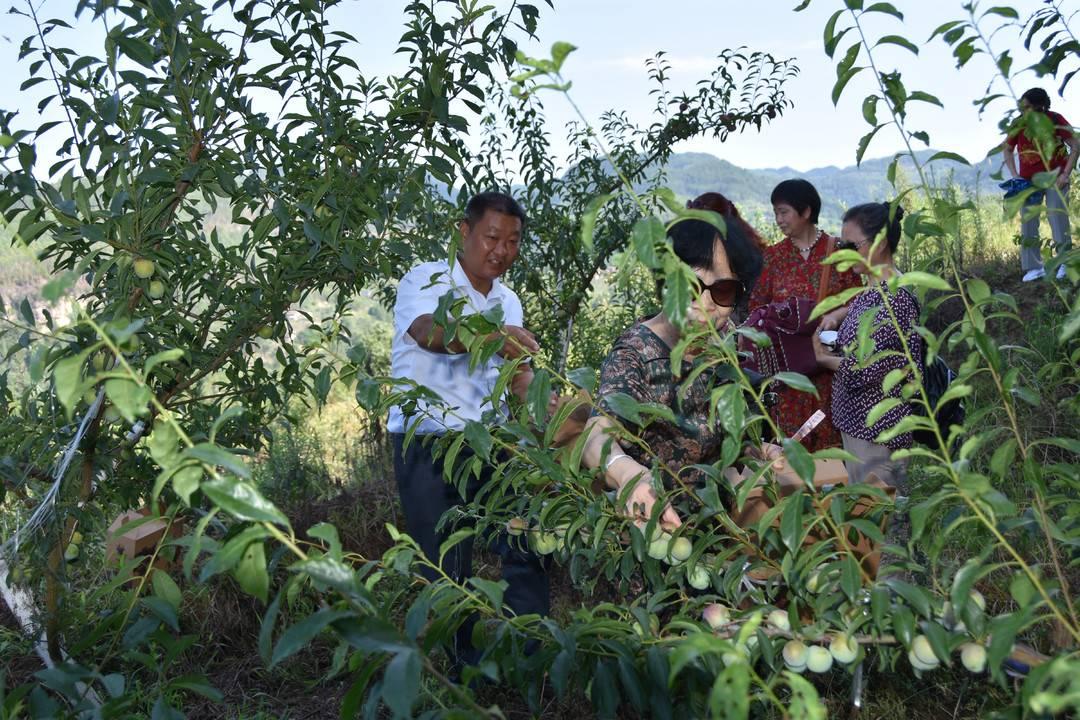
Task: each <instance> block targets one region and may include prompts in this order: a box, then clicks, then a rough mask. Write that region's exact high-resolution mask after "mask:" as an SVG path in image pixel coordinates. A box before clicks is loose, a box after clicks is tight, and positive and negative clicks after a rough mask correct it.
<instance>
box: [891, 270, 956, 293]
mask: <svg viewBox="0 0 1080 720" xmlns="http://www.w3.org/2000/svg"><path fill="white" fill-rule="evenodd" d="M899 286H900V287H921V288H926V289H928V290H952V285H949V283H948V282H946V281H945V280H944V279H943V278H941V277H939V276H937V275H933V274H931V273H928V272H922V271H921V270H911V271H908V272H906V273H904V274H903V275H901V276H900V280H899Z"/></svg>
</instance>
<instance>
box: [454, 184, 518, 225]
mask: <svg viewBox="0 0 1080 720" xmlns="http://www.w3.org/2000/svg"><path fill="white" fill-rule="evenodd" d="M488 210H494V211H495V212H498V213H502V214H504V215H510V216H511V217H516V218H517V219H518V220H520V221H521V225H522V227H524V226H525V208H523V207H521V203H519V202H518V201H517V200H515V199H514V198H512V197H510V196H509V195H507V194H506V193H502V192H497V191H494V190H492V191H489V192H482V193H477V194H476V195H473V196H472V197H471V198H469V202H468V204H466V205H465V217H464V218H463V219H464V220H465V222H466V223H468V225H469V227H473V226H475V225H476V223H478V222H480V218H482V217H484V213H486V212H487V211H488Z"/></svg>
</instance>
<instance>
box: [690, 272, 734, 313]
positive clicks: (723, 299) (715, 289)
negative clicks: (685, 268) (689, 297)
mask: <svg viewBox="0 0 1080 720" xmlns="http://www.w3.org/2000/svg"><path fill="white" fill-rule="evenodd" d="M694 281H695V282H694V297H701V294H702V293H703V292H705V291H706V290H708V291H709V295H711V296H712V301H713V304H714V305H716V306H717V307H735V301H736V300H738V298H739V294H740V293H742V292H743V290H744V288H743V284H742V282H741V281H740V280H738V279H737V278H720V279H719V280H717V281H715V282H713V283H712V284H710V285H706V284H705V283H703V282H702V281H701V278H699V277H697V276H696V275H695V276H694Z"/></svg>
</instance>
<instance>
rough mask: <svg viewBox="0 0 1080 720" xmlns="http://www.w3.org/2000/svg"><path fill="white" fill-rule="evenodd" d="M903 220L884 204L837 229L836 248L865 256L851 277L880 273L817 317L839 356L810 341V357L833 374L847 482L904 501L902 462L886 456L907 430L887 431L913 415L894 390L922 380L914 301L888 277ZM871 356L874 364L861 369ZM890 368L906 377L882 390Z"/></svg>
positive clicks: (852, 213) (906, 439)
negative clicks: (889, 490)
mask: <svg viewBox="0 0 1080 720" xmlns="http://www.w3.org/2000/svg"><path fill="white" fill-rule="evenodd" d="M903 215H904V209H903V208H902V207H900V206H899V205H896V206H891V205H889V203H866V204H864V205H856V206H855V207H853V208H851V209H850V210H848V211H847V213H845V214H844V225H843V229H842V230H841V238H842V240H843V241H842V242H841V243H840V245H839V247H840V248H842V249H843V248H847V249H853V250H856V251H857V252H858V253H859V254H860V255H862V256H863V258H865V260H864V262H863V263H861V264H859V265H858V266H856V267H855V272H857V273H859V274H861V275H868V274H869V273H870V268H871V267H875V268H879V269H880V270H881V275H880V277H879V278H876V279H875V278H871V285H870V287H868V288H867V289H866V290H864V291H863V292H862V293H861V294H860V295H859V296H858V297H856V298H855V299H854V300H853V301H852V302H851V304H850V305H848V306H847V307H844V308H838V309H837V310H834V311H832V312H831V313H828V314H827V315H825V317H823V318H822V321H821V326H820V327H821V328H822V329H826V330H827V329H831V328H836V327H839V330H838V338H837V343H836V346H837V347H838V348H841V349H842V353H843V354H842V355H840V356H837V355H834V354H832V353H831V352H829V351H828V350H826V349H825V348H824V347H823V346H822V344H821V339H820V338H819V337H817V336H816V335H815V336H814V354H815V355H816V356H817V359H818V363H820V364H821V365H823V366H825V367H827V368H829V369H831V370H832V371H833V373H834V374H833V391H832V415H833V423H834V424H835V425H836V427H837V428H838V429H839V430H840V432H841V433H842V434H843V442H844V449H845V450H847V451H848V452H850V453H851V454H853V455H855V456H856V457H857V458H859V461H858V462H856V463H848V477H849V479H850V481H851V482H852V483H860V482H864V481H865V480H866V479H867V478H868V477H869V476H870V475H871V474H873V475H875V476H876V477H877V478H878V479H879V480H881V481H882V482H884V483H886V484H887V485H891V486H893V487H895V488H896V489H897V492H898V493H900V494H905V495H906V494H907V481H906V465H907V463H906V460H896V461H893V460H892V453H893V451H894V450H900V449H904V448H910V447H911V446H912V444H913V439H912V437H911V433H910V432H905V433H899V434H893V433H892V432H891V431H892V429H893V428H895V427H896V425H897V423H899V422H900V421H901V420H902V419H904V418H905V417H907V416H908V415H910V414H911V412H912V410H911V406H910V405H909V404H908V403H907V402H904V401H903V397H902V394H901V392H902V389H903V386H904V384H905V382H910V381H912V380H914V381H916V382H920V381H921V376H922V365H923V341H922V338H921V337H920V336H919V334H918V333H917V332H916V331H915V326H916V324H917V323H918V320H919V302H918V300H916V299H915V296H914V295H912V294H911V292H910V291H909V290H908V289H907V288H903V287H896V286H895V278H896V277H897V276H898V275H899V274H900V273H899V271H898V270H897V269H896V265H895V264H894V261H893V256H894V254H895V253H896V246H897V244H898V243H899V242H900V220H901V218H902V217H903ZM882 230H885V236H884V238H883V239H878V236H879V235H880V234H881V231H882ZM875 239H877V241H876V242H875ZM890 281H893V282H890ZM867 314H872V315H873V318H874V319H873V324H872V330H871V335H870V337H871V339H872V340H873V347H872V348H868V350H867V351H866V353H865V356H863V355H862V353H859V352H856V348H857V346H858V344H859V343H858V333H859V325H860V323H861V319H862V317H863V316H864V315H867ZM894 318H895V321H896V322H895V324H894V322H893V319H894ZM897 325H898V326H899V328H900V332H899V333H898V332H897ZM819 332H820V331H819ZM905 344H906V346H907V349H908V351H910V353H911V355H912V357H913V358H914V359H915V365H916V374H915V376H914V377H912V375H911V365H910V363H909V362H908V359H907V355H906V354H905ZM871 358H876V359H874V360H873V361H872V362H869V363H867V362H866V361H867V360H869V359H871ZM894 370H905V371H906V375H905V377H904V378H902V379H901V381H900V382H893V383H892V385H891V386H890V387H889V388H888V389H886V388H885V378H886V376H888V375H889V373H891V372H893V371H894ZM889 398H895V399H898V400H900V402H898V403H896V404H895V405H894V406H893V407H892V408H890V409H889V411H888V412H886V413H885V414H884V415H882V416H881V417H879V418H877V419H875V420H874V422H873V423H872V424H870V425H868V424H867V420H868V419H869V414H870V410H871V409H872V408H873V407H874V406H875V405H877V404H878V403H880V402H882V401H883V400H886V399H889ZM882 433H885V435H884V436H882Z"/></svg>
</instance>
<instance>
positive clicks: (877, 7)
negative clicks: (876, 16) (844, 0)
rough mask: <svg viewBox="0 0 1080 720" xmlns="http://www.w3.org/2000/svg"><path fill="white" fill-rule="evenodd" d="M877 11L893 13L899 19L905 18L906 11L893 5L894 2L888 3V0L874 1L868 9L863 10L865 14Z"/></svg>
mask: <svg viewBox="0 0 1080 720" xmlns="http://www.w3.org/2000/svg"><path fill="white" fill-rule="evenodd" d="M875 12H876V13H886V14H888V15H892V16H893V17H895V18H896V19H897V20H903V19H904V13H902V12H900V11H899V10H897V9H896V7H895V6H893V4H892V3H887V2H878V3H874V4H873V5H871V6H870V7H868V8H866V10H864V11H863V14H866V13H875Z"/></svg>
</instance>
